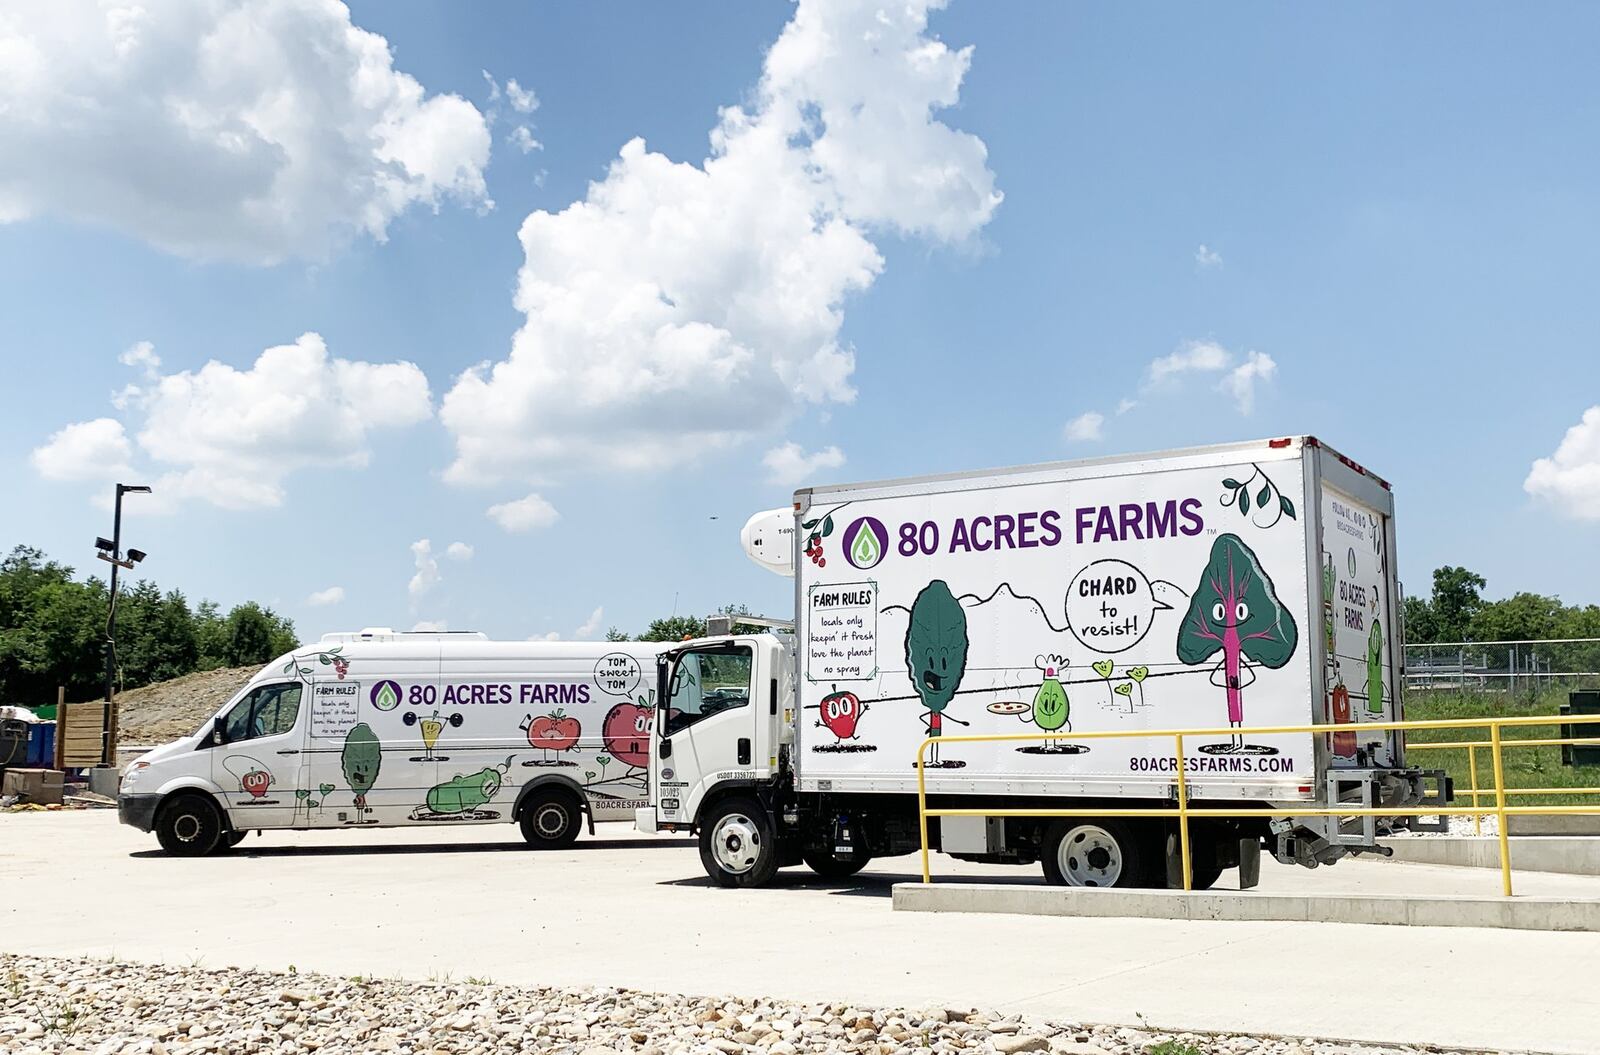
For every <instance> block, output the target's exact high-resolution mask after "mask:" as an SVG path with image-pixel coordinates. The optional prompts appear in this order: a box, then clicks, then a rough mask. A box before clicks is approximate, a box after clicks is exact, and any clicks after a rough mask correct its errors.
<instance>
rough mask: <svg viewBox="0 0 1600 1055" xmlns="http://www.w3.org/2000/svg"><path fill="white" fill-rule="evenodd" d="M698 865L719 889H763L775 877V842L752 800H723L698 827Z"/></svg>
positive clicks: (769, 825) (764, 814) (758, 805)
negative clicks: (720, 887)
mask: <svg viewBox="0 0 1600 1055" xmlns="http://www.w3.org/2000/svg"><path fill="white" fill-rule="evenodd" d="M700 864H701V865H702V866H703V867H704V868H705V870H706V875H708V876H710V877H711V878H712V879H713V880H715V881H716V884H717V885H718V886H725V887H757V886H766V885H767V884H768V883H769V882H771V881H772V877H773V876H774V875H777V873H778V840H777V837H776V836H775V835H774V834H773V832H772V822H771V821H770V820H769V819H768V818H767V811H766V810H765V809H763V808H762V806H761V803H759V802H757V801H756V800H755V799H747V798H731V799H724V800H723V801H721V802H719V803H717V804H716V805H715V806H713V807H711V810H710V812H709V814H708V815H707V816H706V819H705V821H704V823H702V824H701V825H700Z"/></svg>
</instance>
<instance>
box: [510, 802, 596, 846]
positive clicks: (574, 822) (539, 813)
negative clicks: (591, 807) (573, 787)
mask: <svg viewBox="0 0 1600 1055" xmlns="http://www.w3.org/2000/svg"><path fill="white" fill-rule="evenodd" d="M581 815H582V807H581V806H579V805H578V800H577V799H576V797H574V796H573V794H572V793H571V792H569V791H562V790H560V789H557V788H551V789H548V790H545V791H535V792H533V793H532V794H531V795H529V796H528V801H526V802H524V803H523V804H522V814H521V816H520V817H519V818H518V823H519V824H520V825H521V827H522V837H523V838H524V839H526V840H527V841H528V845H529V846H531V847H533V848H534V849H535V850H565V849H566V848H567V847H569V846H571V845H572V844H573V843H575V842H577V840H578V828H579V825H580V824H581Z"/></svg>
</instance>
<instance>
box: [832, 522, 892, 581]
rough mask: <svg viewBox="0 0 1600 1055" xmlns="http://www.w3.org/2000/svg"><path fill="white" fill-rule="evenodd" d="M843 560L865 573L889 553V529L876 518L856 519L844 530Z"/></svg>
mask: <svg viewBox="0 0 1600 1055" xmlns="http://www.w3.org/2000/svg"><path fill="white" fill-rule="evenodd" d="M841 541H842V542H843V544H844V559H845V560H847V561H849V562H850V563H851V564H853V565H855V566H856V567H857V568H860V569H861V570H863V571H865V570H866V569H868V568H875V567H877V566H878V562H879V561H881V560H883V555H884V554H885V553H887V552H888V551H889V529H888V528H886V527H884V526H883V521H881V520H879V519H878V518H877V517H857V518H856V519H855V520H854V521H852V522H851V524H850V526H849V527H847V528H845V529H844V538H843V539H842V540H841Z"/></svg>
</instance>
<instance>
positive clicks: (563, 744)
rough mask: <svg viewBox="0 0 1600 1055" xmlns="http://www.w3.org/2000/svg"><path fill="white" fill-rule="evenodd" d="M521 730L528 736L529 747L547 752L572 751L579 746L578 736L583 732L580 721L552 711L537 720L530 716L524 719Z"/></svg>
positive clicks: (561, 712) (563, 713) (562, 712)
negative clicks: (539, 748)
mask: <svg viewBox="0 0 1600 1055" xmlns="http://www.w3.org/2000/svg"><path fill="white" fill-rule="evenodd" d="M520 728H521V729H522V731H523V732H525V733H527V734H528V744H529V746H531V747H541V748H543V749H544V750H546V751H570V750H572V749H573V748H574V747H576V746H578V736H579V734H580V733H581V732H582V731H583V727H582V726H581V725H580V724H579V723H578V719H576V718H573V717H571V716H569V715H568V714H567V713H566V712H564V711H551V712H550V713H549V714H541V715H540V716H539V717H537V718H535V717H534V716H533V715H531V714H530V715H528V716H527V717H526V718H524V719H522V725H521V726H520Z"/></svg>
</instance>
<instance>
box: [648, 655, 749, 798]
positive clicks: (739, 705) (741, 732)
mask: <svg viewBox="0 0 1600 1055" xmlns="http://www.w3.org/2000/svg"><path fill="white" fill-rule="evenodd" d="M755 668H756V662H755V648H754V647H753V645H752V644H751V643H750V642H748V641H740V640H733V641H726V642H721V641H719V642H717V643H715V644H708V645H696V646H693V647H691V648H687V649H684V650H682V651H679V652H675V653H672V654H671V655H669V656H668V657H667V666H666V670H665V676H666V687H665V692H663V693H662V694H661V695H662V699H661V700H660V703H659V714H658V715H657V717H656V726H657V728H658V729H659V730H660V734H659V735H660V739H659V742H658V744H657V748H656V755H657V758H658V759H659V761H658V762H657V764H656V773H657V785H656V787H655V789H654V792H655V801H656V817H657V820H658V821H659V822H661V823H664V824H674V823H676V824H685V823H688V822H690V821H692V820H693V819H694V817H695V814H696V812H697V811H698V809H699V807H700V802H701V801H702V800H703V799H704V798H705V795H706V792H707V791H709V790H710V789H711V787H712V786H713V785H715V784H719V783H722V782H724V781H728V780H742V779H752V778H753V779H760V778H763V777H765V776H766V773H767V769H768V767H767V759H766V758H764V757H758V755H757V751H758V745H757V743H756V740H757V732H758V730H757V728H756V726H757V721H758V711H759V708H757V707H754V706H752V705H751V696H752V695H753V694H754V687H755V684H756V681H755V673H756V671H755Z"/></svg>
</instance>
